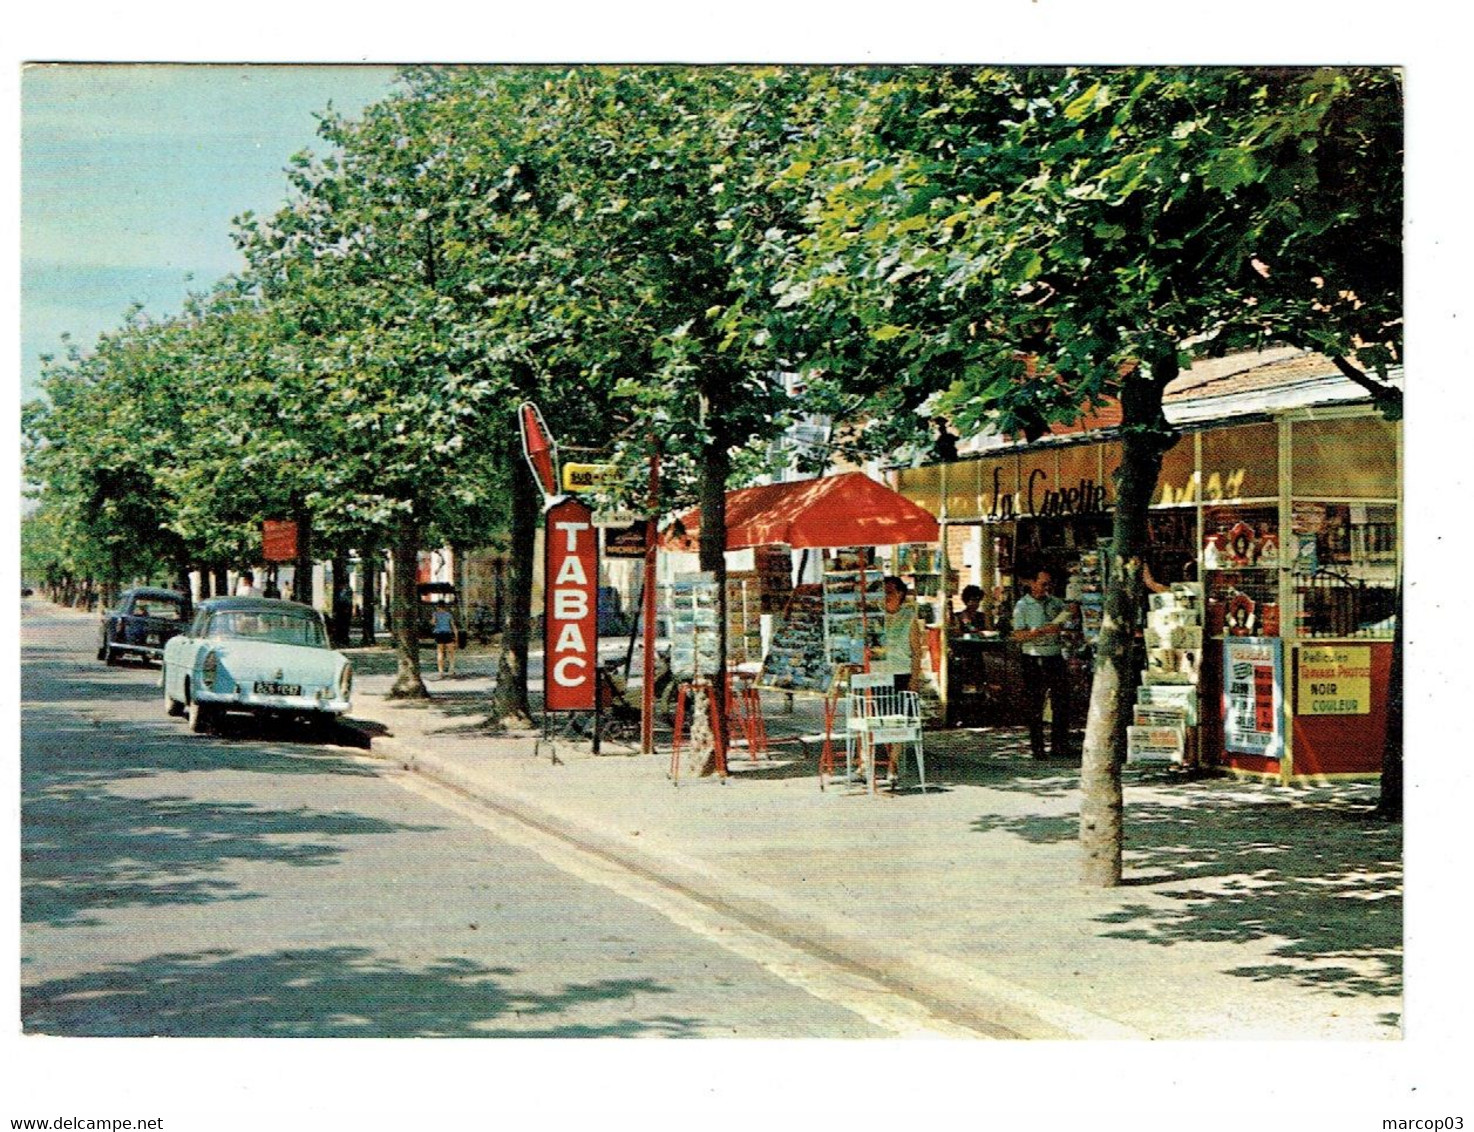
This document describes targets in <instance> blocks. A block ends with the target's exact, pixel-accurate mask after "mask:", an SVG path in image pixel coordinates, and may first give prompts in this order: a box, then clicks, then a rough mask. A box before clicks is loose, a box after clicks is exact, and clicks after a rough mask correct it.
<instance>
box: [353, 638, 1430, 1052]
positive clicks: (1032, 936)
mask: <svg viewBox="0 0 1474 1132" xmlns="http://www.w3.org/2000/svg"><path fill="white" fill-rule="evenodd" d="M383 655H384V654H383V653H382V652H379V653H378V654H375V653H356V663H357V664H358V666H359V668H360V676H359V678H358V686H357V689H356V691H355V704H354V711H353V714H352V719H353V720H354V721H356V722H358V723H359V724H361V725H366V730H368V731H369V732H370V734H371V735H372V746H371V752H372V754H374V755H375V756H378V757H383V758H391V759H394V760H395V761H398V762H401V763H402V764H403V765H405V766H406V767H409V768H411V769H413V770H415V771H417V772H419V773H422V774H424V775H426V776H428V777H430V778H433V779H436V780H438V781H441V782H443V783H445V784H447V785H451V786H454V787H456V788H458V789H460V790H463V791H465V792H466V793H468V794H471V795H473V796H475V797H476V798H478V799H480V800H481V801H483V802H485V803H487V804H490V805H492V806H496V807H500V808H504V809H513V810H515V811H517V812H518V813H519V814H521V815H525V816H527V817H530V818H531V819H532V820H534V821H535V822H537V823H538V824H540V825H542V826H543V827H545V828H547V829H550V830H552V831H555V832H557V833H559V834H560V835H563V836H565V837H568V838H569V839H571V840H573V841H575V842H576V843H578V844H580V845H582V846H584V847H586V848H589V849H592V850H594V851H596V852H600V853H603V854H605V855H607V856H610V857H613V858H616V859H618V860H619V861H621V862H622V863H625V864H627V865H629V866H631V867H633V868H635V869H637V870H640V871H641V872H643V873H644V874H646V875H648V876H654V877H657V878H660V879H661V880H663V881H665V882H667V883H670V884H673V885H676V886H678V887H680V888H682V889H684V890H685V891H687V892H689V893H692V894H694V895H695V896H697V897H698V898H700V899H703V900H706V901H708V902H710V903H713V904H719V905H721V906H722V907H724V908H725V909H727V910H729V911H732V912H734V913H735V914H737V915H739V916H741V917H743V918H744V919H746V920H747V921H748V922H754V923H758V924H761V925H762V926H763V927H764V928H765V929H766V930H769V931H771V932H774V933H776V934H779V935H781V936H782V937H783V938H785V939H787V940H789V941H790V942H799V943H800V944H802V945H805V946H807V947H809V948H811V949H814V950H817V951H820V952H822V953H824V954H827V955H829V956H830V957H833V958H838V959H840V960H841V961H844V962H848V963H852V964H855V965H858V966H859V967H862V968H864V969H866V970H867V971H868V972H870V973H872V974H878V975H879V976H880V977H882V978H884V979H885V980H887V981H889V982H890V983H891V984H892V985H896V986H900V987H903V988H906V989H907V990H908V992H909V993H911V994H912V995H913V996H914V997H917V998H919V999H921V1000H923V1001H925V1002H927V1003H928V1004H929V1005H931V1006H932V1007H933V1009H936V1010H939V1011H941V1012H943V1013H945V1014H948V1015H950V1016H951V1017H953V1018H955V1019H958V1020H961V1021H963V1022H964V1023H970V1024H972V1025H974V1026H975V1027H976V1028H978V1029H979V1030H981V1031H982V1032H985V1033H992V1034H996V1035H997V1036H1000V1037H1028V1038H1128V1039H1129V1038H1152V1039H1177V1038H1182V1039H1187V1038H1240V1039H1277V1038H1336V1039H1370V1038H1397V1037H1399V1036H1400V1030H1399V1026H1400V1016H1401V1009H1402V999H1401V995H1402V987H1401V967H1402V964H1401V954H1402V946H1401V945H1402V868H1401V844H1400V835H1401V831H1400V828H1399V827H1397V826H1388V825H1386V824H1384V823H1382V822H1379V821H1377V820H1376V819H1373V818H1371V817H1369V816H1368V815H1367V813H1366V811H1367V810H1368V808H1369V807H1370V806H1371V805H1372V804H1373V803H1374V802H1375V800H1376V787H1375V786H1372V785H1364V784H1356V785H1350V784H1342V785H1338V786H1333V787H1324V788H1318V789H1314V790H1288V789H1284V788H1281V787H1277V786H1261V785H1258V784H1249V783H1243V782H1235V781H1233V780H1227V779H1223V780H1204V781H1197V782H1187V781H1180V780H1174V778H1173V777H1172V776H1171V775H1170V774H1169V773H1168V772H1166V771H1163V770H1137V769H1135V768H1127V771H1126V830H1127V849H1126V874H1127V875H1126V882H1125V884H1123V885H1122V886H1121V887H1119V888H1115V889H1108V890H1097V889H1088V888H1083V887H1081V886H1080V885H1079V884H1078V883H1077V881H1076V875H1077V854H1078V851H1077V847H1076V836H1077V822H1078V814H1079V803H1078V768H1075V767H1071V766H1068V765H1066V764H1064V763H1048V762H1045V763H1040V762H1035V761H1033V760H1032V759H1030V758H1028V757H1027V746H1028V744H1027V739H1026V738H1025V736H1024V735H1023V734H1022V733H1021V732H1017V731H1013V730H1006V729H999V730H997V731H994V732H970V731H969V732H950V733H935V734H933V733H928V735H927V746H926V753H927V759H926V762H927V772H928V780H929V781H930V782H931V784H932V785H933V789H931V790H929V791H927V792H926V793H924V794H923V793H921V792H919V791H916V790H915V789H914V788H913V789H907V790H903V791H901V792H900V793H898V794H895V795H890V794H888V793H885V792H882V793H880V794H879V795H873V796H872V795H870V794H867V793H862V792H860V791H857V790H854V789H852V788H847V787H845V786H844V785H843V784H838V785H834V786H831V788H830V789H828V790H826V791H822V792H821V791H820V789H819V785H818V777H817V757H818V752H819V747H818V744H817V743H815V742H808V743H785V744H782V745H779V746H777V747H775V748H774V749H773V750H772V751H771V752H770V755H769V757H767V758H766V759H763V760H761V761H751V760H749V759H748V757H747V756H746V754H745V753H744V752H742V751H741V750H740V749H739V750H737V751H734V752H733V753H732V755H731V758H730V767H731V776H730V778H729V779H728V780H726V781H725V782H724V781H722V780H720V779H718V778H715V777H710V778H688V777H684V776H683V777H682V778H681V779H680V781H679V783H672V781H671V780H670V778H669V777H668V770H669V764H670V757H669V748H668V746H662V747H661V748H660V750H659V752H658V753H657V754H655V755H653V756H650V755H645V756H642V755H639V754H638V753H635V752H633V751H632V750H631V748H629V747H628V746H626V745H623V744H605V748H604V753H603V754H601V755H600V756H599V757H594V756H592V754H591V753H590V751H589V747H588V744H587V743H571V742H566V741H564V742H559V743H558V745H557V755H558V762H557V763H556V764H555V763H554V762H553V760H552V759H550V758H549V757H547V753H546V749H545V748H544V750H543V753H542V755H541V757H539V756H538V755H536V754H535V751H536V739H537V737H536V736H535V735H525V736H491V735H489V734H487V733H486V732H485V730H484V729H483V728H482V726H481V724H482V722H483V721H484V719H485V704H486V698H487V696H488V694H489V692H490V690H491V683H492V681H491V677H490V675H489V671H490V669H491V667H492V665H493V663H494V660H493V658H490V657H485V656H476V655H474V654H472V655H463V656H462V657H461V658H460V664H461V670H462V671H461V674H460V675H458V676H455V677H447V678H444V679H440V678H437V677H436V675H435V672H434V659H433V654H430V653H426V654H424V655H425V659H427V660H428V665H427V667H426V683H427V686H428V687H429V689H430V692H431V696H432V699H431V701H430V702H429V704H423V705H422V704H404V703H400V702H394V701H389V700H388V699H386V697H385V693H386V692H387V690H388V687H389V684H390V682H391V680H392V661H390V662H388V664H387V665H386V664H385V663H384V662H383V661H382V660H381V657H382V656H383ZM535 676H536V673H534V678H535ZM764 699H765V710H766V711H767V713H768V714H767V719H768V724H769V730H770V733H772V734H775V735H780V736H781V735H783V734H795V733H807V734H810V735H812V734H813V733H814V732H816V731H822V723H821V722H820V719H819V716H818V714H817V703H816V701H813V700H803V699H798V700H796V701H795V704H796V708H797V710H796V712H795V714H794V715H793V716H785V715H784V714H783V710H782V708H783V703H784V698H783V697H782V696H781V695H773V696H766V695H765V697H764ZM381 729H382V731H381ZM908 781H909V780H908Z"/></svg>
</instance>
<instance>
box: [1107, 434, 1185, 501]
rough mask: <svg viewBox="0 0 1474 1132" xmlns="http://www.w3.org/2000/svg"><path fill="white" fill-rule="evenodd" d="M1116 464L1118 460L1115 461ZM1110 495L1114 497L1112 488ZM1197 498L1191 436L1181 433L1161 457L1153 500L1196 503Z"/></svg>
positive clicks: (1118, 462)
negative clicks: (1160, 467) (1160, 468)
mask: <svg viewBox="0 0 1474 1132" xmlns="http://www.w3.org/2000/svg"><path fill="white" fill-rule="evenodd" d="M1116 463H1117V466H1119V464H1120V460H1119V459H1118V460H1117V461H1116ZM1111 497H1112V498H1113V499H1114V498H1115V491H1114V490H1112V492H1111ZM1197 499H1198V469H1197V461H1196V460H1195V459H1194V456H1193V438H1192V437H1191V436H1188V435H1183V436H1180V437H1178V438H1177V443H1176V444H1174V445H1173V446H1172V447H1171V448H1169V449H1168V450H1167V452H1166V454H1165V455H1163V457H1162V470H1161V472H1160V474H1158V476H1157V491H1156V494H1155V496H1154V497H1153V501H1154V502H1156V503H1159V504H1167V505H1171V504H1174V503H1196V502H1197Z"/></svg>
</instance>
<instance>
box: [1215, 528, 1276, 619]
mask: <svg viewBox="0 0 1474 1132" xmlns="http://www.w3.org/2000/svg"><path fill="white" fill-rule="evenodd" d="M1202 556H1203V559H1202V560H1203V597H1204V600H1205V602H1206V605H1207V624H1208V632H1209V635H1210V636H1215V637H1218V636H1224V635H1225V634H1227V635H1236V636H1255V637H1278V636H1279V635H1280V628H1281V625H1280V608H1279V566H1280V531H1279V508H1278V507H1277V506H1275V505H1273V504H1258V505H1252V506H1236V507H1205V508H1203V550H1202Z"/></svg>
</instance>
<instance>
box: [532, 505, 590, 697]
mask: <svg viewBox="0 0 1474 1132" xmlns="http://www.w3.org/2000/svg"><path fill="white" fill-rule="evenodd" d="M544 543H545V547H546V555H545V558H544V567H545V573H544V574H543V579H544V589H545V598H544V606H543V614H544V616H543V645H544V654H543V655H544V674H543V689H544V692H543V695H544V703H545V708H546V710H547V711H592V710H593V709H594V685H595V671H596V666H597V664H598V659H599V532H598V531H597V530H596V529H595V528H594V523H593V513H592V512H591V511H590V510H589V508H588V507H587V506H586V505H585V504H583V503H580V502H579V501H578V500H577V499H565V500H564V501H563V502H561V503H555V504H554V505H553V506H552V507H550V508H549V509H548V512H547V528H546V531H545V533H544Z"/></svg>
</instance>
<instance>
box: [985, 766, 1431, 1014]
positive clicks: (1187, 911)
mask: <svg viewBox="0 0 1474 1132" xmlns="http://www.w3.org/2000/svg"><path fill="white" fill-rule="evenodd" d="M1017 785H1018V784H1017V783H1015V786H1017ZM1367 803H1368V795H1367V793H1366V790H1365V788H1362V789H1361V790H1357V789H1348V788H1340V789H1326V790H1323V791H1319V792H1317V794H1316V795H1315V796H1313V797H1306V796H1305V795H1303V794H1296V793H1291V792H1288V791H1283V792H1273V793H1270V792H1261V791H1258V790H1255V789H1254V788H1244V787H1242V786H1237V785H1235V784H1227V783H1206V782H1205V783H1197V784H1183V785H1180V786H1177V787H1174V788H1172V789H1169V790H1165V791H1163V792H1162V793H1159V794H1158V796H1157V797H1156V798H1154V799H1151V800H1147V799H1140V798H1138V799H1133V798H1132V797H1131V790H1130V785H1129V783H1128V786H1127V801H1126V849H1125V868H1126V873H1127V876H1126V879H1125V885H1126V887H1127V888H1128V889H1132V890H1139V889H1149V890H1150V891H1151V892H1152V893H1153V894H1154V895H1155V896H1157V897H1161V898H1163V899H1160V900H1152V901H1146V900H1143V901H1133V902H1129V903H1123V904H1121V905H1120V906H1119V907H1118V908H1117V909H1115V910H1114V911H1111V912H1106V913H1103V914H1101V915H1099V916H1097V917H1096V921H1097V923H1099V924H1101V925H1102V926H1103V927H1104V928H1105V929H1107V930H1104V931H1103V933H1102V934H1104V935H1105V936H1108V937H1111V938H1117V939H1128V940H1138V941H1141V942H1145V943H1150V944H1156V945H1159V946H1163V947H1169V946H1172V945H1174V944H1178V943H1253V942H1261V943H1262V942H1269V943H1270V944H1271V948H1270V953H1271V954H1272V955H1274V956H1275V957H1276V958H1277V959H1283V960H1284V962H1283V963H1275V964H1247V965H1244V966H1241V967H1236V968H1233V969H1231V970H1229V971H1228V972H1227V973H1229V974H1233V975H1238V976H1241V977H1243V978H1248V979H1253V980H1255V981H1258V982H1269V981H1275V982H1285V981H1288V982H1291V983H1296V984H1299V985H1300V986H1303V987H1307V988H1313V989H1318V990H1322V991H1325V992H1327V993H1330V994H1333V995H1337V996H1359V995H1378V996H1394V995H1400V994H1401V993H1402V845H1401V831H1400V828H1399V827H1397V826H1389V825H1388V824H1386V823H1384V822H1382V821H1380V820H1378V819H1375V818H1373V817H1371V816H1370V814H1369V813H1368V810H1367ZM973 829H974V830H975V831H976V832H979V833H987V832H993V831H997V830H1002V831H1005V832H1008V833H1012V834H1014V835H1015V836H1017V837H1019V838H1021V839H1022V840H1024V841H1028V842H1031V843H1034V844H1053V843H1059V842H1066V841H1073V840H1075V839H1076V838H1078V836H1079V815H1078V813H1070V814H1064V815H1043V814H1036V815H1022V816H1013V817H1000V816H996V815H988V816H985V817H981V818H979V819H977V820H976V821H975V822H974V823H973ZM1118 891H1123V890H1118ZM1123 895H1124V891H1123Z"/></svg>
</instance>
